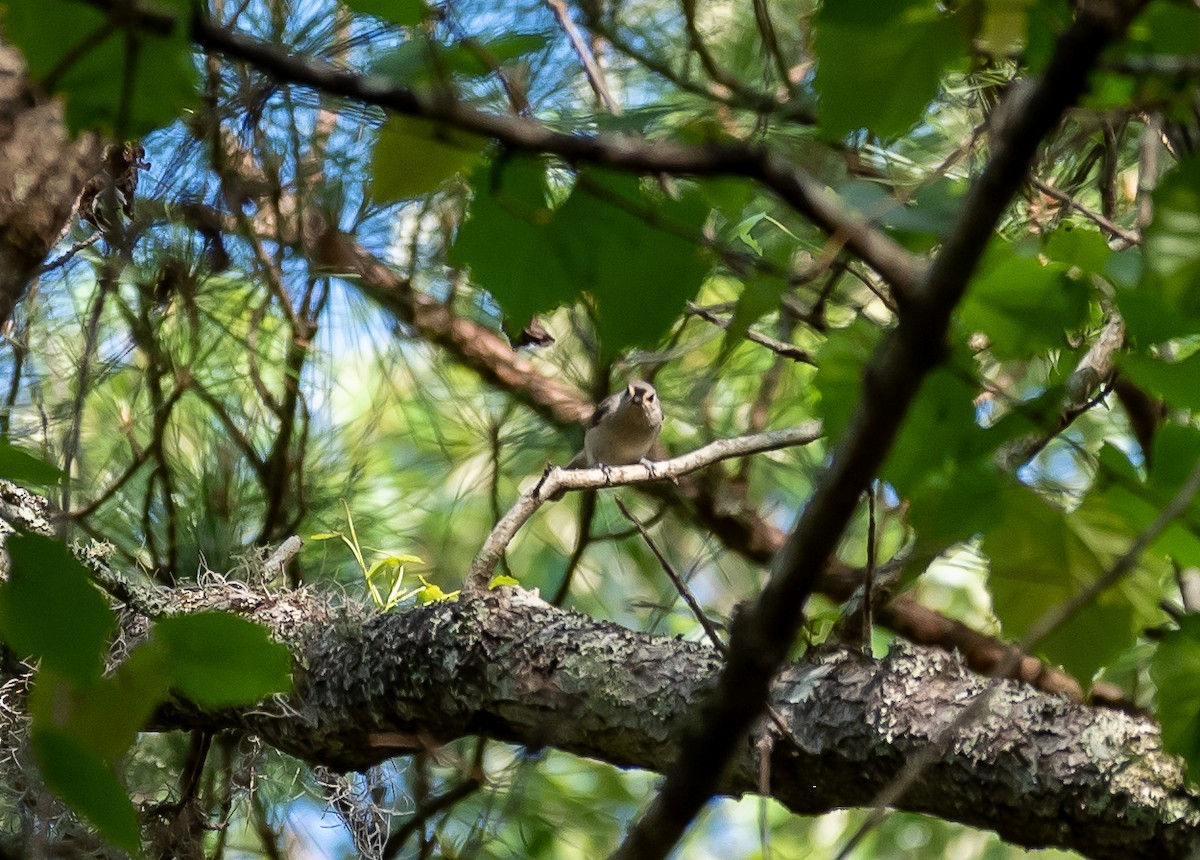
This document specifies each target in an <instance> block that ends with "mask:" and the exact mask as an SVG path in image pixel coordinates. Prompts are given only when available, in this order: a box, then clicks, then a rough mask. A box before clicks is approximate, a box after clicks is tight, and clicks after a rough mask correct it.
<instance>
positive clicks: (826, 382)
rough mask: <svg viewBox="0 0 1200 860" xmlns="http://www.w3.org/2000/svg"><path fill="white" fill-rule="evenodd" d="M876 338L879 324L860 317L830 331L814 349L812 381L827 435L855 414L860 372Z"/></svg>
mask: <svg viewBox="0 0 1200 860" xmlns="http://www.w3.org/2000/svg"><path fill="white" fill-rule="evenodd" d="M879 339H880V332H879V328H878V326H875V325H873V324H872V323H871V322H870V321H869V320H867V319H865V318H863V317H859V318H858V319H856V320H855V321H854V322H853V323H852V324H851V325H850V326H848V327H847V328H844V329H838V330H836V331H832V332H830V333H829V337H828V338H826V340H825V343H823V344H822V345H821V348H820V350H818V352H817V374H816V377H815V378H814V380H813V384H814V385H815V386H816V389H817V391H818V392H819V393H820V395H821V401H820V417H821V421H822V423H823V424H824V427H825V435H826V436H828V437H829V438H830V439H836V438H838V436H839V435H841V432H842V430H843V429H844V428H845V426H846V424H847V423H849V421H850V416H851V415H852V414H854V408H855V406H856V405H857V404H858V399H859V397H860V396H861V395H862V379H863V373H864V372H865V371H866V367H867V362H868V361H869V360H870V358H871V353H872V352H873V351H874V350H875V346H876V345H877V344H878V343H879Z"/></svg>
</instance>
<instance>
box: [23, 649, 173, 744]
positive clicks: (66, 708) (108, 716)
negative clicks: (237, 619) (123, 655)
mask: <svg viewBox="0 0 1200 860" xmlns="http://www.w3.org/2000/svg"><path fill="white" fill-rule="evenodd" d="M168 687H169V683H168V678H167V674H166V660H165V655H164V654H163V653H162V651H161V649H160V648H158V647H156V646H154V645H152V644H148V643H142V644H141V645H138V646H137V647H136V648H134V649H133V652H132V653H131V654H130V655H129V657H128V659H126V660H125V662H124V663H122V664H121V666H120V667H119V668H118V669H117V671H116V672H115V673H113V675H112V676H111V677H107V678H100V679H99V680H96V681H93V682H92V683H90V684H88V685H86V686H83V687H80V686H77V685H75V684H72V683H71V682H70V681H69V680H67V678H65V677H64V676H62V675H59V674H57V673H55V672H53V671H49V670H47V669H42V671H40V672H38V675H37V681H36V682H35V684H34V687H33V691H32V693H31V694H30V697H29V708H30V712H31V713H32V714H33V723H34V726H35V727H37V728H43V729H53V730H54V731H58V732H62V733H65V734H67V735H69V736H70V737H71V738H72V739H73V740H74V741H75V742H76V743H78V744H80V745H82V746H83V747H84V748H86V749H87V750H88V752H90V753H92V754H94V755H96V756H98V757H99V758H100V759H101V760H102V761H104V762H106V763H108V764H112V763H113V762H115V761H117V759H119V758H120V757H121V756H123V755H124V754H125V752H126V751H127V750H128V749H129V747H130V746H131V745H132V744H133V741H134V739H135V738H136V737H137V734H138V732H139V731H141V730H142V728H144V727H145V725H146V722H147V721H148V720H149V719H150V715H151V714H152V713H153V712H154V709H155V707H157V706H158V704H159V703H160V702H161V701H162V700H163V699H164V698H166V695H167V690H168Z"/></svg>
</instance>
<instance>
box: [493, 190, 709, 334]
mask: <svg viewBox="0 0 1200 860" xmlns="http://www.w3.org/2000/svg"><path fill="white" fill-rule="evenodd" d="M707 217H708V206H707V205H706V204H705V202H704V200H703V198H702V197H701V196H700V195H699V194H698V193H695V192H690V193H686V194H684V195H682V196H681V197H680V198H679V199H677V200H673V199H657V198H654V197H651V196H650V195H648V194H645V193H644V192H643V191H642V188H641V183H640V182H639V180H638V179H637V178H636V177H632V176H627V175H624V174H617V173H609V172H607V171H602V170H591V171H585V172H583V173H582V174H581V175H580V177H579V180H578V181H577V182H576V184H575V189H574V191H573V192H572V193H571V196H570V197H569V198H567V201H566V203H564V204H563V205H562V206H561V207H560V208H559V210H558V211H557V212H556V213H555V217H554V221H553V222H552V228H551V229H552V232H553V234H554V237H555V244H556V246H557V247H558V248H559V249H560V250H561V253H562V254H563V257H564V260H565V263H566V268H567V270H568V271H569V272H570V274H571V277H572V279H573V282H574V283H575V284H576V286H577V288H579V289H582V290H585V291H587V292H589V293H591V295H592V298H593V299H594V300H595V302H596V305H597V317H598V319H597V329H598V332H599V335H600V346H601V351H602V352H603V354H604V355H606V356H610V357H611V356H614V355H616V354H617V353H619V352H621V351H622V350H624V349H626V348H627V347H630V346H645V345H650V344H653V343H655V342H657V341H658V340H659V338H661V337H662V336H663V335H664V334H665V333H666V331H667V329H668V328H670V326H671V324H672V323H674V322H675V320H676V319H678V317H679V314H680V313H681V312H682V310H683V306H684V303H685V302H686V301H687V300H688V299H690V298H692V297H693V296H695V295H696V293H697V292H698V291H699V289H700V285H701V283H702V282H703V280H704V277H705V275H706V274H707V273H708V270H709V268H710V265H711V264H710V260H709V257H708V254H707V252H706V251H705V249H704V246H703V245H702V242H701V235H702V230H703V227H704V222H705V220H706V219H707ZM497 298H498V299H500V297H499V296H497ZM500 301H501V304H503V303H504V301H503V299H500Z"/></svg>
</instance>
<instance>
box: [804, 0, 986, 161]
mask: <svg viewBox="0 0 1200 860" xmlns="http://www.w3.org/2000/svg"><path fill="white" fill-rule="evenodd" d="M816 26H817V35H816V45H815V50H816V54H817V57H818V58H819V65H818V67H817V76H816V82H815V87H816V89H817V92H818V93H819V94H820V97H821V127H822V128H823V129H824V131H825V132H826V133H827V134H828V135H829V136H831V137H841V136H843V135H845V134H848V133H850V132H853V131H856V130H858V129H862V128H868V129H870V130H871V131H873V132H875V133H876V134H878V135H880V136H881V137H892V136H895V135H898V134H901V133H903V132H905V131H907V130H908V129H909V128H911V127H912V126H913V125H914V124H916V122H917V121H918V120H919V119H920V118H921V115H922V114H923V113H924V111H925V106H926V105H927V104H929V102H931V101H932V100H933V98H934V97H935V96H936V95H937V90H938V84H939V83H940V81H941V78H942V74H943V73H944V72H945V71H946V70H947V69H949V68H957V67H958V66H960V65H961V64H962V60H963V58H964V57H965V55H966V51H967V48H968V40H967V36H966V32H965V30H964V29H963V27H962V25H961V23H960V22H958V21H956V20H954V19H953V18H952V17H951V16H949V15H947V14H945V13H944V12H942V11H941V6H940V4H938V3H936V2H933V0H875V2H871V3H863V2H861V0H826V2H825V3H824V5H823V6H822V7H821V11H820V12H819V13H818V14H817V21H816Z"/></svg>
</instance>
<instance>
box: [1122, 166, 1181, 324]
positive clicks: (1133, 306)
mask: <svg viewBox="0 0 1200 860" xmlns="http://www.w3.org/2000/svg"><path fill="white" fill-rule="evenodd" d="M1153 199H1154V220H1153V221H1151V222H1150V225H1149V226H1148V227H1147V228H1146V230H1145V234H1144V240H1145V254H1144V257H1143V260H1144V266H1143V269H1142V279H1141V283H1140V284H1139V285H1138V288H1137V289H1136V290H1118V291H1117V294H1116V297H1117V303H1118V305H1119V307H1120V309H1121V314H1122V316H1124V318H1125V325H1126V329H1127V330H1128V332H1129V335H1130V337H1131V338H1133V339H1134V340H1137V341H1139V342H1141V343H1143V344H1151V343H1158V342H1161V341H1164V340H1167V339H1169V338H1172V337H1178V336H1180V335H1185V334H1190V333H1193V332H1195V331H1196V330H1197V328H1198V327H1200V291H1198V290H1196V289H1195V284H1196V283H1197V281H1200V157H1196V156H1193V157H1191V158H1188V159H1187V160H1185V161H1182V162H1180V164H1179V165H1178V166H1177V167H1176V168H1175V169H1174V170H1172V171H1170V172H1169V173H1167V174H1166V175H1165V176H1164V177H1163V178H1162V180H1161V182H1160V183H1159V185H1158V188H1156V189H1155V191H1154V195H1153Z"/></svg>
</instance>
